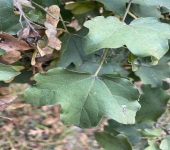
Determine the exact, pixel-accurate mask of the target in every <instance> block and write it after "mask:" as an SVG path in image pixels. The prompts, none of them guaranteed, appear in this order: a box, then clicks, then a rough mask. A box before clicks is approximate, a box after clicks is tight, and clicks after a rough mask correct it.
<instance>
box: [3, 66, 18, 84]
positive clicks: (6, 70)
mask: <svg viewBox="0 0 170 150" xmlns="http://www.w3.org/2000/svg"><path fill="white" fill-rule="evenodd" d="M19 74H20V73H19V72H18V71H16V70H15V69H14V68H13V66H11V65H9V66H7V65H4V64H1V63H0V81H5V80H9V79H11V78H12V77H15V76H17V75H19Z"/></svg>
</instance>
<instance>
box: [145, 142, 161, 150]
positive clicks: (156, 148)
mask: <svg viewBox="0 0 170 150" xmlns="http://www.w3.org/2000/svg"><path fill="white" fill-rule="evenodd" d="M149 145H150V146H148V147H147V148H145V150H160V149H159V146H158V144H157V143H155V142H151V143H150V144H149Z"/></svg>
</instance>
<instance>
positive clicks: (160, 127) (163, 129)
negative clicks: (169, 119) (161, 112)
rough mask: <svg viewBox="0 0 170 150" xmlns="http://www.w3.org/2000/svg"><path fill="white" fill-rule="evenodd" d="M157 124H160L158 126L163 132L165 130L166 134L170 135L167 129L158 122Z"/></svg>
mask: <svg viewBox="0 0 170 150" xmlns="http://www.w3.org/2000/svg"><path fill="white" fill-rule="evenodd" d="M157 124H158V126H159V127H160V128H161V129H162V130H164V132H165V133H166V134H167V135H170V133H169V130H167V129H166V128H164V127H163V126H161V125H160V123H158V122H157Z"/></svg>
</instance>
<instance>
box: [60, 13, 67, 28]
mask: <svg viewBox="0 0 170 150" xmlns="http://www.w3.org/2000/svg"><path fill="white" fill-rule="evenodd" d="M60 18H61V20H63V18H62V16H61V14H60ZM62 24H63V26H64V29H65V30H67V31H68V29H67V27H66V25H65V23H64V22H63V21H62Z"/></svg>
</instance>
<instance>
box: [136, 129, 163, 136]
mask: <svg viewBox="0 0 170 150" xmlns="http://www.w3.org/2000/svg"><path fill="white" fill-rule="evenodd" d="M136 131H138V132H139V133H140V134H141V135H142V136H147V137H149V138H155V137H157V136H160V135H161V133H162V129H161V128H159V127H158V128H155V129H154V130H153V129H143V130H141V129H137V130H136Z"/></svg>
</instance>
